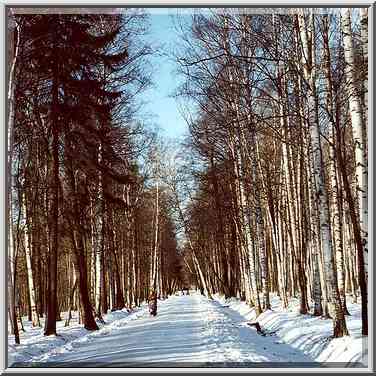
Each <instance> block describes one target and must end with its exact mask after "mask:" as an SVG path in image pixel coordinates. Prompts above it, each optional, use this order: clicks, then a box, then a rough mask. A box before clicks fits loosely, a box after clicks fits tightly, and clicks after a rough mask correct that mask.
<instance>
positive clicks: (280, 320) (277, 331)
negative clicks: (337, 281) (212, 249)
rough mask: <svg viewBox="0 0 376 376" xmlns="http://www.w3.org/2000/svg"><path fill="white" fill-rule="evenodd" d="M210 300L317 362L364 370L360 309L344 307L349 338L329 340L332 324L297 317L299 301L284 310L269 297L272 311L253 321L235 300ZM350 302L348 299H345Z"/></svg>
mask: <svg viewBox="0 0 376 376" xmlns="http://www.w3.org/2000/svg"><path fill="white" fill-rule="evenodd" d="M214 299H215V300H216V301H218V302H219V303H220V304H222V305H225V306H228V308H229V309H232V310H234V311H236V312H238V313H240V314H241V315H242V316H243V317H244V318H245V319H247V320H249V321H251V322H252V321H257V322H259V324H260V325H261V327H262V328H263V329H265V330H266V331H267V332H269V333H273V334H274V335H276V336H277V337H279V339H280V341H281V342H282V343H287V344H289V345H291V346H292V347H294V348H296V349H299V350H300V351H302V352H303V353H305V354H307V355H309V356H310V357H311V358H312V359H314V360H315V361H317V362H323V363H345V364H347V365H348V366H350V365H351V363H354V362H360V363H362V364H363V366H364V367H367V357H368V346H367V337H364V336H362V334H361V326H362V322H361V306H360V304H352V303H348V310H349V312H350V314H351V316H346V323H347V328H348V330H349V334H350V335H349V336H346V337H343V338H336V339H333V338H332V337H331V336H332V331H333V324H332V320H330V319H324V318H322V317H315V316H312V315H311V314H307V315H302V314H300V313H299V300H298V299H291V301H290V304H289V306H288V307H287V309H286V310H284V309H283V308H282V303H281V301H280V299H279V297H278V296H275V295H273V296H271V307H272V310H268V311H266V312H264V313H262V314H261V315H260V316H259V317H258V318H257V320H256V315H255V310H254V309H253V308H250V307H249V306H248V305H247V304H246V303H245V302H241V301H240V300H239V299H236V298H230V299H225V298H224V297H223V296H219V295H218V294H216V295H214ZM349 300H350V299H349Z"/></svg>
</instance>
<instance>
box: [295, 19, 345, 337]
mask: <svg viewBox="0 0 376 376" xmlns="http://www.w3.org/2000/svg"><path fill="white" fill-rule="evenodd" d="M298 22H299V29H300V37H301V41H302V48H303V59H302V63H303V67H304V76H305V80H306V82H307V84H308V86H309V87H308V91H307V95H308V98H307V99H308V116H309V122H310V124H309V126H310V133H311V141H312V154H313V165H314V176H315V183H316V186H315V193H316V200H317V207H318V208H319V212H320V232H321V238H322V249H323V258H324V268H325V281H326V283H327V285H328V290H329V293H328V304H329V310H330V312H329V313H330V315H331V316H332V318H333V334H334V337H342V336H343V335H348V331H347V328H346V321H345V318H344V315H343V310H342V306H341V301H340V297H339V291H338V285H337V276H336V273H335V267H334V250H333V242H332V234H331V223H330V212H329V204H328V195H327V188H326V185H325V174H324V164H323V155H322V147H321V134H320V124H319V120H318V113H317V111H318V110H317V96H316V83H315V73H314V65H315V58H314V53H315V50H314V45H313V43H314V38H315V35H314V16H313V13H312V12H310V14H309V22H308V24H306V20H305V15H304V13H303V12H300V13H299V15H298Z"/></svg>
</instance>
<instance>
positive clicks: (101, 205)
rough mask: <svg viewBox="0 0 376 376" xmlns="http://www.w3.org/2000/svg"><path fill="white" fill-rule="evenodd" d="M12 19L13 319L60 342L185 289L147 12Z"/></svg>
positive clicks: (10, 224) (18, 15)
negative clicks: (75, 330)
mask: <svg viewBox="0 0 376 376" xmlns="http://www.w3.org/2000/svg"><path fill="white" fill-rule="evenodd" d="M14 10H15V8H12V9H10V10H9V13H8V40H9V41H10V42H11V43H9V50H8V67H9V70H8V73H9V82H8V161H7V163H8V164H7V166H8V171H7V172H8V173H7V176H8V180H7V182H8V197H7V201H8V209H7V210H8V214H7V218H8V256H9V257H8V265H7V269H8V302H9V304H8V313H9V318H10V323H11V330H12V334H14V336H15V342H16V343H19V342H20V338H19V337H20V336H19V330H20V328H21V329H23V322H22V316H24V315H27V316H28V319H29V320H30V321H32V325H33V326H40V325H41V320H40V319H41V318H45V326H44V334H45V335H55V334H56V322H57V321H59V320H61V312H66V311H67V312H68V317H67V318H66V323H65V325H69V321H70V319H71V311H72V310H78V311H79V317H80V322H81V323H82V324H83V325H84V327H85V328H86V329H88V330H96V329H98V325H97V321H96V320H101V321H103V315H104V314H106V313H107V312H108V310H109V309H111V310H115V309H122V308H125V307H127V308H128V309H132V307H134V306H136V305H139V304H140V303H141V302H142V301H145V300H146V299H147V297H148V295H149V292H150V290H151V289H154V290H157V291H158V294H159V297H160V298H165V297H167V296H168V295H169V294H171V293H172V292H174V291H175V290H176V288H178V287H180V286H181V284H182V281H181V260H180V256H179V254H178V251H177V240H176V236H175V235H176V228H175V223H174V221H173V219H172V215H171V212H170V209H169V204H168V202H169V195H168V192H167V191H166V190H165V189H164V188H163V186H162V187H159V184H158V182H159V174H160V172H159V167H158V166H159V162H158V161H159V159H160V155H159V151H158V150H159V149H158V136H157V134H156V132H155V131H154V130H152V129H151V128H150V127H147V126H145V125H144V124H143V122H141V121H140V117H139V109H140V107H141V104H142V102H140V98H141V97H142V93H143V92H144V91H145V89H146V88H148V87H149V85H150V82H151V71H150V69H149V59H148V58H149V56H150V55H151V54H152V53H154V51H153V48H152V46H150V45H148V44H147V43H146V42H145V39H144V38H143V37H144V35H145V33H146V31H147V27H148V18H147V16H146V15H145V13H143V12H142V11H140V10H137V9H129V10H127V11H126V12H123V13H121V14H118V13H116V14H115V13H114V12H104V13H103V14H96V12H83V13H80V14H69V13H68V14H67V13H65V14H64V12H62V13H59V12H58V11H56V12H54V13H51V14H44V13H43V12H42V13H41V14H22V12H19V13H17V12H14Z"/></svg>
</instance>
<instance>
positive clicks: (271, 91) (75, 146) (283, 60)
mask: <svg viewBox="0 0 376 376" xmlns="http://www.w3.org/2000/svg"><path fill="white" fill-rule="evenodd" d="M8 21H9V24H8V40H9V41H10V43H9V51H8V68H9V69H8V75H9V81H8V124H7V126H8V154H7V155H8V160H7V166H8V171H7V172H8V181H7V182H8V197H7V201H8V208H7V210H8V212H7V218H8V256H9V257H8V265H7V270H8V302H9V305H8V313H9V319H10V322H11V328H12V334H14V336H15V341H16V343H19V342H20V340H19V330H20V329H21V330H22V319H21V317H22V316H26V315H27V316H28V320H30V321H32V323H33V326H40V325H41V320H40V319H41V318H45V320H44V322H45V324H44V325H45V327H44V333H45V335H51V334H52V335H53V334H57V333H56V322H57V321H58V320H61V319H62V318H61V313H62V312H68V313H69V314H68V318H67V320H66V323H65V324H66V325H69V320H70V318H71V312H72V311H79V315H80V322H81V323H82V324H83V325H84V327H85V328H86V329H88V330H96V329H98V325H97V322H98V320H99V321H103V316H104V314H106V313H107V312H108V310H117V309H123V308H128V309H129V310H131V309H132V308H133V307H135V306H137V305H140V304H141V303H142V302H143V301H145V300H146V299H147V297H148V295H149V293H150V291H151V290H155V291H157V293H158V295H159V298H161V299H165V298H167V297H168V295H171V294H173V293H174V292H176V291H177V289H181V288H182V287H183V286H191V287H195V288H197V289H199V290H201V292H202V293H203V294H205V295H206V296H207V297H208V298H212V296H213V295H214V294H215V293H221V294H224V295H225V296H226V297H234V296H235V297H239V298H240V299H242V300H243V301H246V302H247V304H249V305H250V306H251V307H254V308H255V311H256V313H257V315H259V314H261V313H262V312H263V311H265V310H268V309H270V308H271V294H275V293H276V294H278V296H279V297H280V299H281V300H282V302H283V306H284V307H285V308H286V307H287V306H288V303H289V300H290V298H292V297H298V298H299V299H300V313H301V314H313V315H315V316H323V317H325V318H327V319H331V320H332V321H333V336H334V337H342V336H345V335H348V329H347V327H346V316H347V315H349V312H348V309H347V306H346V304H347V299H349V298H350V299H352V301H354V302H359V303H361V305H362V334H363V335H367V334H368V318H367V309H368V308H367V288H368V261H367V260H368V150H367V148H368V141H367V128H368V124H367V120H368V100H367V96H368V47H367V45H368V18H367V9H356V10H353V9H336V10H331V11H330V12H329V11H325V10H322V9H321V10H319V9H304V10H303V9H286V10H284V11H271V10H270V11H265V10H264V11H262V12H261V11H257V10H256V11H252V12H251V11H250V10H249V9H248V10H247V9H236V10H235V9H226V10H214V9H212V10H207V11H205V12H202V11H200V10H198V9H197V10H196V11H194V12H193V14H192V16H190V17H189V21H188V22H187V21H186V19H185V20H184V21H182V19H179V17H177V18H176V21H177V28H178V30H177V32H178V33H179V34H180V38H181V43H180V44H179V46H177V47H176V51H175V56H174V58H175V59H176V62H177V65H178V67H179V74H180V77H182V78H183V84H182V85H181V86H180V87H179V88H178V92H177V96H179V98H180V100H182V101H183V103H185V105H186V106H185V110H186V115H187V116H186V118H187V123H188V126H189V132H188V135H187V136H186V137H185V139H184V141H183V142H182V143H181V144H178V143H172V142H166V141H165V140H163V139H162V138H161V136H160V135H159V134H158V132H157V131H156V130H155V129H153V128H152V127H150V126H148V125H146V124H145V123H144V122H143V121H142V116H141V115H140V114H141V112H142V111H141V110H142V97H143V93H144V92H145V90H146V89H147V88H148V87H149V85H150V84H151V81H152V79H153V80H155V79H158V77H152V73H151V69H150V64H149V63H150V61H149V58H150V56H151V55H152V54H154V53H156V51H154V50H153V48H152V46H150V45H148V44H147V43H146V42H145V39H144V38H143V36H144V35H145V33H146V32H147V28H148V17H147V16H146V14H145V13H143V12H142V11H140V10H137V9H129V10H127V11H124V12H122V13H121V14H118V13H116V14H115V13H110V12H108V13H107V14H84V13H82V14H30V15H26V14H23V15H21V14H13V13H12V11H11V10H10V13H9V15H8Z"/></svg>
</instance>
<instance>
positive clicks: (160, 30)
mask: <svg viewBox="0 0 376 376" xmlns="http://www.w3.org/2000/svg"><path fill="white" fill-rule="evenodd" d="M173 14H176V10H174V9H165V10H162V9H159V10H158V11H155V10H153V9H151V15H150V33H149V35H148V37H147V38H148V39H150V41H151V42H152V44H153V45H158V46H159V45H162V48H161V49H159V51H160V52H164V53H167V55H170V58H169V56H163V55H162V56H161V55H160V54H157V55H154V56H153V57H152V58H151V60H152V64H153V71H154V73H153V83H154V86H153V87H152V88H151V89H149V90H148V91H147V92H146V93H145V96H144V100H146V101H147V102H148V103H147V104H146V106H145V107H146V108H144V110H145V111H147V112H148V113H151V115H152V123H154V124H156V125H158V127H159V128H161V129H162V130H163V131H162V133H163V135H165V136H168V137H173V138H175V137H180V136H182V135H183V134H184V133H185V132H186V131H187V125H186V123H185V120H184V119H183V118H182V116H181V115H180V113H179V110H178V103H177V101H176V99H175V98H173V97H172V95H173V94H174V92H175V90H176V88H177V87H178V85H179V82H181V78H180V77H179V76H178V75H177V74H176V72H175V70H176V64H175V63H174V62H173V61H172V59H171V52H172V50H173V49H174V48H175V46H176V43H178V35H177V33H176V32H175V30H174V25H173V20H172V17H171V15H173Z"/></svg>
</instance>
